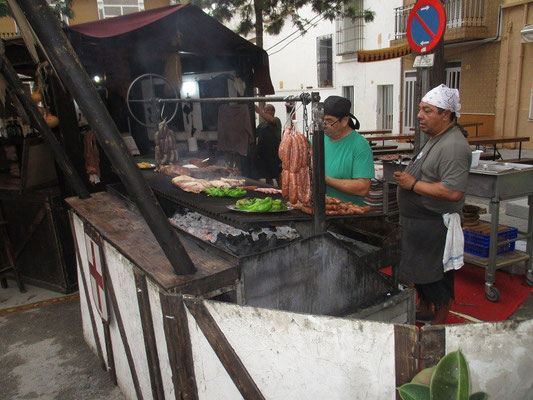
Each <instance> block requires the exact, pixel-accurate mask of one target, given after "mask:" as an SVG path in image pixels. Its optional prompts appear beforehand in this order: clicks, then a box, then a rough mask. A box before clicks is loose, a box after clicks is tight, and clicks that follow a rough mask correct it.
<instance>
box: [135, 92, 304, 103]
mask: <svg viewBox="0 0 533 400" xmlns="http://www.w3.org/2000/svg"><path fill="white" fill-rule="evenodd" d="M155 100H156V101H157V102H159V103H249V102H260V101H265V102H269V103H282V102H287V101H291V102H299V101H301V102H302V103H304V104H309V103H310V97H309V93H302V94H301V95H299V96H285V97H281V96H274V97H210V98H202V99H196V98H194V99H193V98H184V99H155ZM130 101H132V102H136V103H150V102H152V101H154V99H149V100H130Z"/></svg>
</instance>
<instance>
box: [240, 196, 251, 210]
mask: <svg viewBox="0 0 533 400" xmlns="http://www.w3.org/2000/svg"><path fill="white" fill-rule="evenodd" d="M254 201H255V199H249V198H244V199H240V200H237V202H236V203H235V207H237V208H238V209H239V210H248V209H249V207H251V205H252V204H253V202H254Z"/></svg>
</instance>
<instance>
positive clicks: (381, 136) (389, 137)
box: [364, 135, 415, 142]
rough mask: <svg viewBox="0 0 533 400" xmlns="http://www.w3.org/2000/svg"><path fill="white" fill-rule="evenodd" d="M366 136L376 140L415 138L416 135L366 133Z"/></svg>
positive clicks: (368, 138) (370, 139) (369, 139)
mask: <svg viewBox="0 0 533 400" xmlns="http://www.w3.org/2000/svg"><path fill="white" fill-rule="evenodd" d="M364 138H366V139H367V140H368V141H376V142H377V141H380V140H381V141H383V140H414V139H415V135H366V136H364Z"/></svg>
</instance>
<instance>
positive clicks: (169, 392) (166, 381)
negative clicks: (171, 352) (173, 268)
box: [147, 279, 176, 399]
mask: <svg viewBox="0 0 533 400" xmlns="http://www.w3.org/2000/svg"><path fill="white" fill-rule="evenodd" d="M147 283H148V296H149V299H150V309H151V311H152V321H153V323H154V335H155V341H156V346H157V356H158V357H159V365H160V370H161V380H162V381H163V389H164V390H165V398H166V399H175V398H176V397H175V394H174V385H173V383H172V370H171V369H170V361H169V357H168V350H167V349H168V347H167V340H166V338H165V330H164V324H163V318H164V316H163V313H162V311H161V310H162V308H161V298H160V297H159V287H158V286H157V285H156V284H155V283H153V282H152V281H151V280H150V279H147Z"/></svg>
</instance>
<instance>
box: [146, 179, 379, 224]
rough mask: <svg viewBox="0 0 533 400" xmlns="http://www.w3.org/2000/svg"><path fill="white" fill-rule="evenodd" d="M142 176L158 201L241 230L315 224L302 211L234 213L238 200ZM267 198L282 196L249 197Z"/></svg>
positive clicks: (373, 214)
mask: <svg viewBox="0 0 533 400" xmlns="http://www.w3.org/2000/svg"><path fill="white" fill-rule="evenodd" d="M143 175H144V178H145V179H146V181H147V182H148V184H149V185H150V187H151V188H152V190H153V191H154V193H155V194H156V196H157V197H158V198H159V200H161V198H163V199H166V200H167V201H170V202H171V203H177V204H179V205H181V206H184V207H187V208H189V209H190V210H193V211H196V212H199V213H201V214H204V215H207V216H208V217H211V218H213V219H215V220H218V221H220V222H223V223H225V224H228V225H231V226H234V227H236V228H239V229H242V230H249V229H258V228H262V227H265V226H278V225H287V224H290V223H304V224H308V225H309V226H311V225H312V222H313V218H312V216H311V215H307V214H304V213H303V212H301V211H299V210H291V211H287V212H281V213H264V214H253V213H240V212H236V211H231V210H229V209H228V208H227V206H229V205H232V204H235V199H230V198H215V197H208V196H206V195H205V194H196V193H188V192H184V191H183V190H181V189H179V188H177V187H176V186H174V185H173V184H172V183H171V178H170V177H169V176H166V175H163V174H160V173H157V172H154V171H144V172H143ZM245 179H246V182H245V185H247V186H258V187H268V186H266V185H265V184H264V183H262V182H259V181H255V180H253V179H248V178H245ZM267 196H270V197H272V198H273V199H276V198H279V199H281V195H267V194H264V193H259V192H253V194H251V193H249V196H248V197H258V198H265V197H267ZM162 205H163V208H168V206H169V205H168V204H166V206H167V207H165V202H164V201H162ZM167 214H168V215H169V216H170V215H173V214H174V210H172V211H171V212H170V213H169V212H168V210H167ZM382 215H384V214H383V213H382V212H377V211H376V212H369V213H366V214H363V215H351V216H328V217H327V218H326V220H327V221H335V220H352V219H361V218H372V217H376V216H382Z"/></svg>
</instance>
